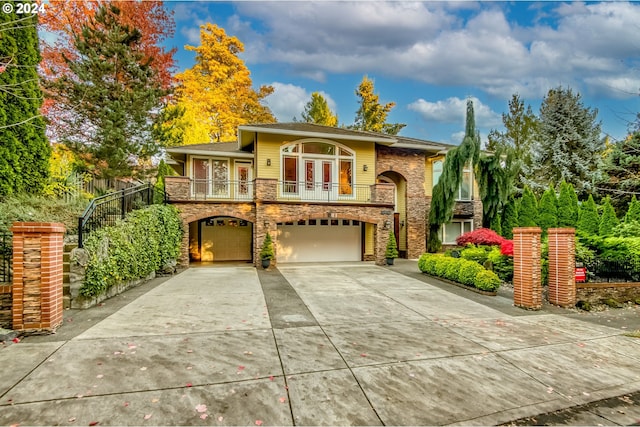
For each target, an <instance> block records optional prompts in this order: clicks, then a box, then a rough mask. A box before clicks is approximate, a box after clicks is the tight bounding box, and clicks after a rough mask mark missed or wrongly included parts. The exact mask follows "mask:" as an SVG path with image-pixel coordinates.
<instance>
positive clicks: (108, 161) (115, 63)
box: [50, 4, 167, 178]
mask: <svg viewBox="0 0 640 427" xmlns="http://www.w3.org/2000/svg"><path fill="white" fill-rule="evenodd" d="M141 37H142V34H141V33H140V31H138V30H137V29H135V28H132V27H130V26H127V25H123V24H122V23H121V21H120V10H119V9H118V7H116V6H115V5H114V4H109V5H103V6H101V7H100V8H99V9H98V11H96V13H95V16H94V17H93V18H91V19H89V21H88V22H87V23H86V24H85V25H84V26H83V27H82V33H81V34H78V35H76V37H75V40H74V43H75V47H76V49H77V51H78V54H79V58H77V59H76V60H73V61H72V60H71V59H69V58H66V61H67V65H68V67H69V69H70V70H71V73H70V74H65V75H63V76H62V77H60V78H59V79H57V80H55V81H53V82H52V83H51V85H50V89H52V90H53V91H54V92H55V99H56V101H57V102H59V103H63V104H64V106H65V109H66V110H67V111H68V114H67V115H66V116H65V117H64V118H63V120H65V121H66V124H67V130H66V132H65V133H64V134H63V135H61V139H62V141H63V142H64V143H65V144H66V145H67V146H69V147H70V148H71V149H72V150H74V151H75V152H76V153H78V154H79V155H80V156H82V157H83V158H85V159H86V160H87V161H88V162H89V164H91V165H92V167H93V168H94V173H96V174H97V175H99V176H101V177H105V178H111V177H123V176H134V175H138V174H140V171H139V169H138V167H137V165H139V164H143V163H145V162H146V161H148V159H149V158H150V157H151V156H153V155H154V154H156V153H157V152H158V151H159V146H158V145H157V144H156V143H155V142H154V140H153V137H152V136H153V127H154V118H155V114H156V113H155V111H157V110H158V109H159V108H160V107H161V105H162V97H163V96H165V95H166V93H167V92H166V91H165V90H164V89H162V87H161V81H160V80H159V78H158V75H157V74H156V72H155V70H154V69H153V68H152V67H151V66H150V62H149V60H146V61H145V60H144V54H143V53H142V52H141V51H140V41H141ZM143 172H144V171H143Z"/></svg>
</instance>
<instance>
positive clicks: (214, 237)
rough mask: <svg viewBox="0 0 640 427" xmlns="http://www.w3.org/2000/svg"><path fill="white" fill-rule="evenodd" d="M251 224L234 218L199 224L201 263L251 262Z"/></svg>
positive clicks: (205, 221) (214, 219)
mask: <svg viewBox="0 0 640 427" xmlns="http://www.w3.org/2000/svg"><path fill="white" fill-rule="evenodd" d="M251 236H252V224H251V223H250V222H247V221H244V220H240V219H236V218H209V219H206V220H204V221H202V222H201V223H200V253H201V254H202V261H251V260H252V255H251Z"/></svg>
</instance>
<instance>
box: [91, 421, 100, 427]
mask: <svg viewBox="0 0 640 427" xmlns="http://www.w3.org/2000/svg"><path fill="white" fill-rule="evenodd" d="M98 424H100V421H91V422H90V423H89V426H90V427H93V426H97V425H98Z"/></svg>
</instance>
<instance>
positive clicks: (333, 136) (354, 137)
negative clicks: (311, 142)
mask: <svg viewBox="0 0 640 427" xmlns="http://www.w3.org/2000/svg"><path fill="white" fill-rule="evenodd" d="M238 129H239V132H238V143H239V145H240V148H243V147H245V146H247V145H249V142H247V143H245V142H244V141H243V140H242V137H241V133H242V132H243V131H245V132H260V133H269V134H278V135H296V136H300V137H307V138H326V139H345V140H348V141H364V142H375V143H378V144H382V145H393V144H395V143H397V139H395V138H387V137H375V136H365V135H348V134H336V133H325V132H309V131H300V130H289V129H278V128H262V127H257V126H239V127H238ZM243 144H244V145H243Z"/></svg>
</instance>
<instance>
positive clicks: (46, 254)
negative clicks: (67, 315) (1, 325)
mask: <svg viewBox="0 0 640 427" xmlns="http://www.w3.org/2000/svg"><path fill="white" fill-rule="evenodd" d="M64 230H65V228H64V224H60V223H41V222H16V223H14V224H13V227H12V228H11V231H12V233H13V307H12V312H13V329H15V330H23V331H54V330H55V329H56V328H57V327H58V326H60V324H61V323H62V310H63V309H62V275H63V271H62V270H63V269H62V255H63V245H64V242H63V235H64Z"/></svg>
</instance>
